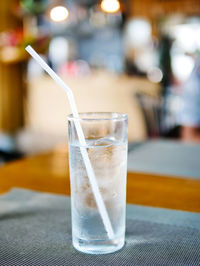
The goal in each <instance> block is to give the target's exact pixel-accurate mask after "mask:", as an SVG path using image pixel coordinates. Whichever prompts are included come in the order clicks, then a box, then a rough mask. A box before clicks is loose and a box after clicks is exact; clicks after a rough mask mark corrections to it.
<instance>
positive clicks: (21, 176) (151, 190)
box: [0, 149, 200, 212]
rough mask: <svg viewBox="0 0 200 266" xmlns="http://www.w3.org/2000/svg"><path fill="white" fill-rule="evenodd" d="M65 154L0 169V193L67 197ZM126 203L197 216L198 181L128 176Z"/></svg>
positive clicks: (59, 152) (51, 154) (38, 157)
mask: <svg viewBox="0 0 200 266" xmlns="http://www.w3.org/2000/svg"><path fill="white" fill-rule="evenodd" d="M67 162H68V158H67V152H66V150H65V149H64V150H63V149H58V150H55V151H52V152H49V153H45V154H41V155H36V156H32V157H29V158H25V159H21V160H18V161H15V162H11V163H7V164H5V165H4V166H3V167H1V168H0V193H5V192H7V191H8V190H10V189H11V188H12V187H20V188H27V189H33V190H37V191H44V192H51V193H58V194H67V195H69V193H70V183H69V172H68V164H67ZM127 178H128V180H127V181H128V183H127V202H128V203H134V204H141V205H146V206H154V207H163V208H170V209H177V210H185V211H192V212H200V180H197V179H191V178H188V179H187V178H178V177H172V176H161V175H153V174H147V173H145V174H144V173H136V172H128V175H127Z"/></svg>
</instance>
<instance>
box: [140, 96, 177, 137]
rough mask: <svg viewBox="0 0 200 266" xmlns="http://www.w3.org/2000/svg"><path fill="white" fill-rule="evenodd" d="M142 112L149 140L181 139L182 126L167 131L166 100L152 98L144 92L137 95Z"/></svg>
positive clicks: (175, 126)
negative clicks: (160, 138) (159, 138)
mask: <svg viewBox="0 0 200 266" xmlns="http://www.w3.org/2000/svg"><path fill="white" fill-rule="evenodd" d="M135 97H136V99H137V101H138V103H139V106H140V108H141V110H142V113H143V116H144V120H145V124H146V130H147V136H148V137H149V138H158V137H162V138H170V139H179V138H180V126H179V125H174V126H173V127H171V128H167V129H166V125H165V122H166V121H165V115H166V113H165V112H166V110H165V107H164V99H163V98H162V97H158V96H157V97H156V96H151V95H148V94H145V93H142V92H137V93H136V95H135Z"/></svg>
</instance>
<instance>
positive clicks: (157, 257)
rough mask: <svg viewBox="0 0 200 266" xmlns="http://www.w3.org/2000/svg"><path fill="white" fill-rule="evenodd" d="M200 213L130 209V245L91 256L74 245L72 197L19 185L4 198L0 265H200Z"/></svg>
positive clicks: (0, 206)
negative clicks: (72, 239) (72, 238)
mask: <svg viewBox="0 0 200 266" xmlns="http://www.w3.org/2000/svg"><path fill="white" fill-rule="evenodd" d="M199 264H200V214H196V213H189V212H181V211H171V210H164V209H159V208H148V207H142V206H136V205H128V207H127V231H126V245H125V247H124V248H123V249H122V250H121V251H118V252H116V253H113V254H107V255H87V254H82V253H79V252H77V251H76V250H75V249H74V248H73V247H72V245H71V225H70V200H69V198H67V197H64V196H57V195H53V194H47V193H37V192H33V191H29V190H20V189H14V190H12V191H11V192H10V193H8V194H6V195H3V196H1V197H0V265H1V266H3V265H6V266H7V265H9V266H11V265H77V266H79V265H85V266H86V265H87V266H88V265H92V266H95V265H120V266H122V265H199Z"/></svg>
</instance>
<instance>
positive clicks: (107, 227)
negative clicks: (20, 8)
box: [25, 45, 114, 239]
mask: <svg viewBox="0 0 200 266" xmlns="http://www.w3.org/2000/svg"><path fill="white" fill-rule="evenodd" d="M25 49H26V51H27V52H28V53H29V54H30V55H31V56H32V57H33V58H34V59H35V60H36V61H37V62H38V63H39V64H40V65H41V67H42V68H43V69H44V70H45V71H46V72H47V73H48V74H49V75H50V76H51V77H52V78H53V79H54V80H55V81H56V82H57V83H58V84H59V85H60V86H61V87H62V88H63V89H64V90H65V92H66V93H67V96H68V99H69V103H70V105H71V109H72V113H73V116H74V118H79V115H78V111H77V107H76V103H75V100H74V95H73V93H72V91H71V89H70V88H69V87H68V86H67V85H66V84H65V83H64V81H63V80H62V79H61V78H60V77H59V76H58V75H57V74H56V73H55V72H54V71H53V70H52V69H51V68H50V67H49V66H48V65H47V64H46V63H45V62H44V60H43V59H42V58H41V57H40V56H39V55H38V54H37V53H36V52H35V50H34V49H33V48H32V47H31V46H30V45H28V46H27V47H26V48H25ZM74 123H75V127H76V131H77V135H78V138H79V142H80V151H81V154H82V157H83V161H84V164H85V167H86V170H87V174H88V178H89V181H90V184H91V187H92V191H93V194H94V198H95V201H96V204H97V207H98V210H99V213H100V216H101V219H102V221H103V224H104V226H105V230H106V231H107V234H108V237H109V238H110V239H112V238H114V232H113V228H112V225H111V222H110V219H109V216H108V213H107V210H106V207H105V204H104V201H103V199H102V196H101V193H100V191H99V187H98V184H97V180H96V177H95V174H94V170H93V168H92V165H91V162H90V159H89V156H88V152H87V150H86V141H85V137H84V133H83V130H82V127H81V124H80V121H79V119H75V120H74Z"/></svg>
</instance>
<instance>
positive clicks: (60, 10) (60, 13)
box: [50, 6, 69, 22]
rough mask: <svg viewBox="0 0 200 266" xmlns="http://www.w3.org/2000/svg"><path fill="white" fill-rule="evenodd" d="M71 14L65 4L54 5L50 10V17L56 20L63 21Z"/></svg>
mask: <svg viewBox="0 0 200 266" xmlns="http://www.w3.org/2000/svg"><path fill="white" fill-rule="evenodd" d="M68 16H69V11H68V10H67V8H66V7H64V6H56V7H53V8H52V9H51V11H50V17H51V19H52V20H53V21H55V22H61V21H64V20H65V19H67V18H68Z"/></svg>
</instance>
